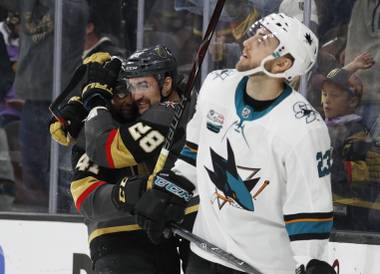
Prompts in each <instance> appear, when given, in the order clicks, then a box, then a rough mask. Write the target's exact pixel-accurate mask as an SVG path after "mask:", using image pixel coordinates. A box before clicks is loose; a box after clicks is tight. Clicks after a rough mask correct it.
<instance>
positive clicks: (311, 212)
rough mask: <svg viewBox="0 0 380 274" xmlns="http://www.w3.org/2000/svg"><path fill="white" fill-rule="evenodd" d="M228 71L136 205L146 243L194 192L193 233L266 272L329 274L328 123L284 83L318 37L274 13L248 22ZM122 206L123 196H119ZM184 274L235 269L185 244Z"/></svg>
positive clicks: (300, 69) (204, 95)
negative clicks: (176, 154)
mask: <svg viewBox="0 0 380 274" xmlns="http://www.w3.org/2000/svg"><path fill="white" fill-rule="evenodd" d="M250 33H251V35H252V36H251V37H250V38H248V39H247V40H245V41H244V43H243V45H244V48H243V51H242V54H241V57H240V59H239V61H238V62H237V64H236V69H235V70H227V69H226V70H221V71H214V72H212V73H210V74H209V75H208V77H207V78H206V80H205V81H204V83H203V85H202V88H201V90H200V94H199V97H198V101H197V108H196V112H195V114H194V117H193V118H192V119H191V120H190V122H189V123H188V126H187V131H186V145H185V147H184V148H183V150H182V152H181V156H180V158H179V159H178V160H177V161H176V162H175V165H174V167H173V168H172V169H171V170H163V171H161V172H159V173H158V174H157V175H156V176H155V177H154V181H153V186H152V188H151V189H150V190H148V191H147V192H145V193H144V194H143V196H142V198H141V199H140V200H139V201H138V202H137V204H136V206H135V212H136V214H137V220H138V223H139V225H140V226H142V227H144V229H145V230H146V231H147V233H148V235H149V236H150V237H151V238H152V239H153V240H155V239H156V240H158V241H159V240H160V237H162V236H161V234H160V233H159V231H161V232H162V231H164V229H165V226H167V225H168V224H169V223H171V222H177V221H179V220H181V219H182V217H183V213H184V209H185V207H186V205H187V201H188V200H189V198H190V197H191V195H192V193H193V190H194V187H195V186H196V188H197V191H198V193H199V198H200V204H199V211H198V214H197V217H196V220H195V224H194V229H193V233H194V234H196V235H198V236H200V237H202V238H204V239H207V241H209V242H211V243H213V244H215V245H217V246H219V247H220V248H222V249H223V250H225V251H227V252H229V253H231V254H233V255H234V256H236V257H238V258H239V259H241V260H244V261H246V262H248V263H249V264H251V265H252V266H254V267H255V268H257V269H258V270H260V272H262V273H265V274H289V273H295V270H296V269H297V273H307V274H316V273H318V274H330V273H331V274H332V273H335V271H334V269H333V268H332V267H331V266H330V265H329V264H328V263H327V262H325V260H326V258H327V257H326V252H327V243H328V239H329V234H330V230H331V227H332V197H331V186H330V166H331V150H330V139H329V135H328V131H327V127H326V125H325V123H324V121H323V119H322V118H321V116H320V115H319V114H318V113H317V112H316V111H315V110H314V108H313V107H312V106H311V105H310V104H309V103H308V101H307V100H306V99H305V98H304V97H303V96H302V95H301V94H299V93H297V92H295V91H294V90H292V89H291V87H290V86H289V85H288V84H287V82H288V81H291V80H292V79H293V78H294V77H295V76H298V75H302V74H305V73H306V72H307V71H309V70H310V68H311V67H312V66H313V65H314V63H315V60H316V58H317V51H318V39H317V37H316V36H315V35H314V34H313V33H312V32H311V31H310V29H308V28H307V27H305V26H304V25H303V24H302V23H301V22H299V21H298V20H296V19H294V18H291V17H288V16H286V15H284V14H271V15H268V16H266V17H265V18H263V19H261V20H260V21H258V22H257V23H255V24H254V25H253V26H252V28H251V30H250ZM126 196H127V198H126V199H127V200H128V192H127V193H126ZM191 250H192V252H193V253H192V255H191V257H190V260H189V265H188V267H187V271H186V274H205V273H207V274H210V273H242V272H240V271H239V269H237V268H236V267H235V266H233V265H231V264H229V263H228V262H226V261H223V260H221V259H219V258H218V257H216V256H214V255H212V254H210V253H208V252H206V251H204V250H203V249H200V248H199V247H197V246H195V245H191Z"/></svg>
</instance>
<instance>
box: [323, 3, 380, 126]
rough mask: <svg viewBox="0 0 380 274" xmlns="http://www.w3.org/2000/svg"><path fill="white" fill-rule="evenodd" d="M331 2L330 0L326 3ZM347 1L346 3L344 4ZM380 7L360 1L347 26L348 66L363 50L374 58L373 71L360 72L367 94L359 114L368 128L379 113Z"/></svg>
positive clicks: (354, 8)
mask: <svg viewBox="0 0 380 274" xmlns="http://www.w3.org/2000/svg"><path fill="white" fill-rule="evenodd" d="M326 2H331V1H326ZM344 2H345V1H344ZM379 18H380V8H379V1H376V0H357V1H356V2H355V4H354V7H353V9H352V14H351V20H350V22H349V25H348V33H347V45H346V50H345V64H348V63H350V62H351V61H352V60H353V59H354V58H355V57H356V56H357V55H358V54H360V53H361V52H363V51H366V52H368V53H370V54H371V55H372V56H373V60H374V62H375V63H374V65H373V68H372V69H371V70H361V71H358V73H357V75H358V76H359V77H360V79H361V80H362V81H363V85H364V87H365V92H364V93H363V98H362V104H361V106H360V108H359V113H360V114H361V116H362V117H363V121H364V123H365V125H366V126H367V127H368V128H371V127H372V126H373V123H374V121H375V120H376V119H377V117H378V115H379V113H380V111H379V110H380V92H379V91H380V77H379V71H380V50H379V49H380V20H379Z"/></svg>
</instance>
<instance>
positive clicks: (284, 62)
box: [271, 56, 293, 73]
mask: <svg viewBox="0 0 380 274" xmlns="http://www.w3.org/2000/svg"><path fill="white" fill-rule="evenodd" d="M292 65H293V58H292V57H291V56H281V57H279V58H277V59H275V60H274V61H273V64H272V68H271V72H272V73H281V72H284V71H286V70H288V69H289V68H291V67H292Z"/></svg>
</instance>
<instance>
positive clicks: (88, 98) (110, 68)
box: [82, 52, 121, 111]
mask: <svg viewBox="0 0 380 274" xmlns="http://www.w3.org/2000/svg"><path fill="white" fill-rule="evenodd" d="M83 64H86V65H87V73H86V78H85V79H86V84H85V85H84V87H83V89H82V98H83V103H84V106H85V108H86V109H87V110H89V111H90V110H91V109H92V108H94V107H97V106H105V107H108V108H109V106H110V102H111V99H112V95H113V89H114V88H115V86H116V83H117V78H118V75H119V72H120V68H121V61H120V59H118V58H111V56H110V55H109V54H108V53H106V52H98V53H94V54H93V55H91V56H90V57H88V58H86V59H85V60H84V61H83Z"/></svg>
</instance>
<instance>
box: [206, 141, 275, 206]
mask: <svg viewBox="0 0 380 274" xmlns="http://www.w3.org/2000/svg"><path fill="white" fill-rule="evenodd" d="M210 153H211V162H212V163H213V170H214V171H211V170H210V169H208V168H207V167H205V169H206V170H207V173H208V175H209V177H210V179H211V181H212V182H213V183H214V184H215V186H216V191H215V194H214V199H213V201H212V202H214V201H215V200H217V201H218V205H219V209H221V208H222V207H223V206H224V205H225V204H226V203H228V204H230V205H232V206H236V207H241V208H243V209H246V210H249V211H254V210H255V206H254V203H253V200H254V198H255V197H253V196H252V195H251V193H250V192H251V191H252V189H253V188H254V187H255V186H256V185H257V183H258V182H259V180H260V177H255V178H253V177H254V175H255V174H256V173H257V172H258V171H259V170H260V169H258V168H244V167H240V168H242V169H246V170H247V169H248V170H251V171H253V172H252V174H251V175H250V176H248V178H247V180H243V179H242V178H241V177H240V175H239V174H238V171H237V168H239V167H237V166H236V163H235V156H234V152H233V150H232V147H231V144H230V142H229V140H227V159H224V158H223V157H221V156H220V155H218V154H217V153H215V151H213V150H212V149H210ZM266 182H267V181H266ZM266 184H268V183H266ZM254 196H256V195H254Z"/></svg>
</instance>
